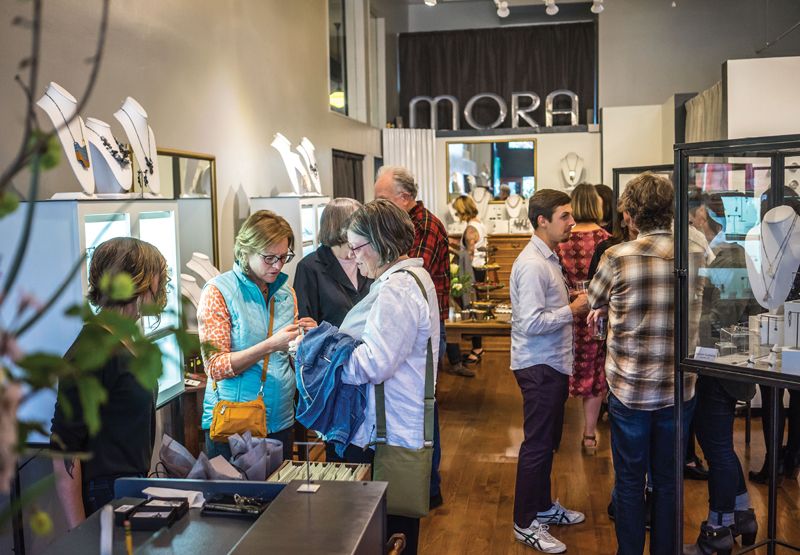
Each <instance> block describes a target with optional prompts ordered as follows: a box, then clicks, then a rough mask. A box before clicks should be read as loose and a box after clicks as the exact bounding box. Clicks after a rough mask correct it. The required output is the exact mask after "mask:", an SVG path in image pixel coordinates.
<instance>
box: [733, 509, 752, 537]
mask: <svg viewBox="0 0 800 555" xmlns="http://www.w3.org/2000/svg"><path fill="white" fill-rule="evenodd" d="M733 518H734V523H733V526H731V533H732V534H733V537H734V538H735V537H736V536H742V545H743V546H750V545H753V544H754V543H756V534H758V522H757V521H756V513H755V511H753V509H747V510H746V511H734V512H733Z"/></svg>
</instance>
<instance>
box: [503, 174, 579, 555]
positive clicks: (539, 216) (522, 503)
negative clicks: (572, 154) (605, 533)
mask: <svg viewBox="0 0 800 555" xmlns="http://www.w3.org/2000/svg"><path fill="white" fill-rule="evenodd" d="M528 218H530V221H531V224H533V228H534V232H533V237H531V241H530V243H528V245H527V246H526V247H525V248H524V249H523V250H522V252H521V253H520V255H519V256H518V257H517V259H516V261H515V262H514V265H513V267H512V269H511V280H510V282H511V304H512V306H513V318H512V322H511V369H512V370H513V371H514V376H515V378H516V379H517V383H518V384H519V387H520V390H521V391H522V400H523V414H524V425H523V426H524V433H525V439H524V441H523V442H522V445H521V446H520V450H519V459H518V462H517V483H516V488H515V492H514V537H515V538H516V539H517V541H520V542H522V543H524V544H525V545H527V546H529V547H533V548H534V549H537V550H539V551H542V552H544V553H562V552H564V551H566V549H567V548H566V546H565V545H564V544H563V543H562V542H560V541H559V540H557V539H556V538H554V537H553V536H551V535H550V534H549V532H548V531H547V528H548V526H549V525H553V524H556V525H559V524H577V523H579V522H583V521H584V519H585V517H584V515H583V514H582V513H579V512H578V511H570V510H568V509H565V508H564V507H562V506H561V505H560V504H559V503H558V502H553V501H552V497H551V494H550V471H551V470H552V467H553V452H554V450H555V449H556V448H557V447H558V444H559V442H560V440H561V429H562V426H563V423H564V403H565V402H566V400H567V390H568V383H569V376H570V375H571V374H572V362H573V354H572V347H573V337H572V322H573V317H574V316H576V315H578V316H580V315H584V314H586V313H587V312H588V310H589V305H588V303H587V300H586V294H585V293H583V294H580V295H578V296H577V297H575V299H574V300H573V301H572V302H570V292H569V288H568V286H567V282H566V280H565V278H564V274H563V273H562V269H561V263H560V262H559V259H558V256H557V255H556V253H555V252H554V250H555V248H556V246H557V245H558V244H559V243H561V242H563V241H566V240H567V239H569V236H570V232H571V230H572V228H573V226H574V225H575V220H574V219H573V217H572V208H571V206H570V198H569V196H568V195H567V194H566V193H564V192H561V191H554V190H552V189H542V190H540V191H537V192H536V194H535V195H533V197H531V199H530V201H529V203H528Z"/></svg>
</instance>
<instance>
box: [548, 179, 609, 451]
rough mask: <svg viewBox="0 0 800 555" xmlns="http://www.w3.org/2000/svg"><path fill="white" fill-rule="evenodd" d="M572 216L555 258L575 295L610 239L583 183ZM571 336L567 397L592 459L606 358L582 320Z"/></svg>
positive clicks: (592, 194)
mask: <svg viewBox="0 0 800 555" xmlns="http://www.w3.org/2000/svg"><path fill="white" fill-rule="evenodd" d="M572 214H573V217H574V218H575V222H576V225H575V227H573V228H572V235H571V236H570V238H569V240H568V241H565V242H564V243H561V244H560V245H559V246H558V255H559V258H560V259H561V266H562V267H563V268H564V273H565V274H566V276H567V281H568V282H569V285H570V288H571V289H572V290H573V291H576V290H577V289H579V288H580V287H581V286H582V285H584V286H585V283H586V280H587V279H588V278H589V264H590V263H591V261H592V255H594V250H595V248H596V247H597V245H598V244H600V243H602V242H603V241H605V240H606V239H608V238H609V237H610V236H611V235H610V234H609V233H608V232H607V231H606V230H604V229H603V228H601V227H600V226H599V225H598V224H597V222H599V221H600V218H601V217H602V202H601V199H600V196H599V195H598V194H597V192H596V191H595V188H594V186H592V185H588V184H585V183H584V184H581V185H578V186H577V187H575V190H574V191H573V192H572ZM573 332H574V333H573V336H574V338H575V362H574V365H573V371H572V376H571V377H570V379H569V394H570V395H572V396H573V397H581V398H582V399H583V416H584V425H583V439H582V440H581V447H582V450H583V452H584V454H587V455H594V454H595V453H596V451H597V419H598V416H599V415H600V407H601V405H602V404H603V399H604V398H605V394H606V391H607V390H608V386H607V384H606V375H605V371H604V368H603V367H604V364H605V355H604V351H603V348H602V346H603V345H602V342H601V341H597V340H595V339H593V337H592V336H593V335H594V334H593V330H592V328H591V327H590V326H589V325H587V323H586V319H585V318H583V317H581V318H575V321H574V323H573Z"/></svg>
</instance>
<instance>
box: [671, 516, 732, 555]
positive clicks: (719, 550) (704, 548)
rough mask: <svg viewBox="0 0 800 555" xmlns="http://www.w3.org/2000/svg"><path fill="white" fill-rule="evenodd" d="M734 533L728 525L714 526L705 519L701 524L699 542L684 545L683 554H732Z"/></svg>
mask: <svg viewBox="0 0 800 555" xmlns="http://www.w3.org/2000/svg"><path fill="white" fill-rule="evenodd" d="M733 545H734V543H733V535H732V534H731V529H730V528H728V527H727V526H723V527H722V528H712V527H711V526H709V525H708V522H706V521H703V523H702V524H701V525H700V535H699V536H697V543H696V544H694V545H684V546H683V555H711V554H712V553H716V554H717V555H730V554H731V551H732V550H733Z"/></svg>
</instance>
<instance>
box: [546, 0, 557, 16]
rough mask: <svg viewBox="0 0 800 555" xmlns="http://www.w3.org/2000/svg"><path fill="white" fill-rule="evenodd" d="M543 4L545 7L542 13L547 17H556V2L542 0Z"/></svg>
mask: <svg viewBox="0 0 800 555" xmlns="http://www.w3.org/2000/svg"><path fill="white" fill-rule="evenodd" d="M544 3H545V5H546V6H547V7H546V8H545V9H544V12H545V13H546V14H547V15H556V14H557V13H558V6H556V0H544Z"/></svg>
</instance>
